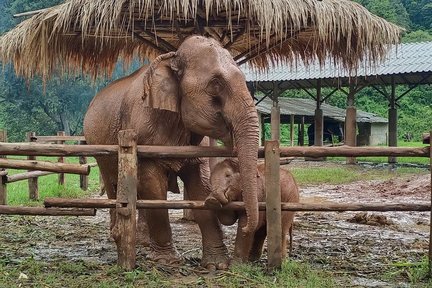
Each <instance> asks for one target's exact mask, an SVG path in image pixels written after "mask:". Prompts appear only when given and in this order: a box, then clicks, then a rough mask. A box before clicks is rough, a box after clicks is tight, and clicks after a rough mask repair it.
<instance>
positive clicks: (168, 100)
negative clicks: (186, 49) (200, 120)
mask: <svg viewBox="0 0 432 288" xmlns="http://www.w3.org/2000/svg"><path fill="white" fill-rule="evenodd" d="M174 56H175V52H170V53H166V54H163V55H160V56H158V57H157V58H156V59H155V60H154V61H153V62H152V63H151V64H150V66H149V67H148V69H147V71H146V73H145V74H144V75H143V76H144V79H143V81H144V93H143V95H142V99H143V101H144V106H146V107H151V108H156V109H162V110H168V111H173V112H179V111H180V97H179V85H178V78H177V75H176V74H175V72H174V71H173V70H172V69H171V60H172V58H173V57H174Z"/></svg>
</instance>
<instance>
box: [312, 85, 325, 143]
mask: <svg viewBox="0 0 432 288" xmlns="http://www.w3.org/2000/svg"><path fill="white" fill-rule="evenodd" d="M321 98H322V97H321V80H318V83H317V94H316V109H315V131H314V132H315V137H314V145H315V146H323V134H324V133H323V130H324V114H323V110H322V109H321Z"/></svg>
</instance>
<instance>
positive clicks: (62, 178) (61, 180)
mask: <svg viewBox="0 0 432 288" xmlns="http://www.w3.org/2000/svg"><path fill="white" fill-rule="evenodd" d="M57 136H66V133H65V132H64V131H58V132H57ZM64 143H65V141H63V140H60V141H57V144H64ZM57 162H59V163H64V157H63V156H60V157H58V161H57ZM58 184H59V185H64V184H65V174H64V173H59V174H58Z"/></svg>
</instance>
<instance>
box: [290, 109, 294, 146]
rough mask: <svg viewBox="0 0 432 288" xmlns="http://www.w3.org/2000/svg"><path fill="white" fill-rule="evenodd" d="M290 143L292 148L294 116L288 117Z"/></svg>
mask: <svg viewBox="0 0 432 288" xmlns="http://www.w3.org/2000/svg"><path fill="white" fill-rule="evenodd" d="M290 142H291V143H290V144H291V146H294V115H290Z"/></svg>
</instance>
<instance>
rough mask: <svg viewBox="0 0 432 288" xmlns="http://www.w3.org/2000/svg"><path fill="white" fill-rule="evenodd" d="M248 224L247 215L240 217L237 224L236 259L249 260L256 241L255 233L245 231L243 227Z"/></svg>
mask: <svg viewBox="0 0 432 288" xmlns="http://www.w3.org/2000/svg"><path fill="white" fill-rule="evenodd" d="M246 224H247V217H246V215H245V214H244V215H242V216H241V217H240V218H239V221H238V226H237V235H236V240H235V245H234V261H241V262H247V261H248V260H249V255H250V252H251V249H252V243H253V242H254V235H255V233H247V234H246V233H244V232H243V230H242V229H243V227H244V226H246Z"/></svg>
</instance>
